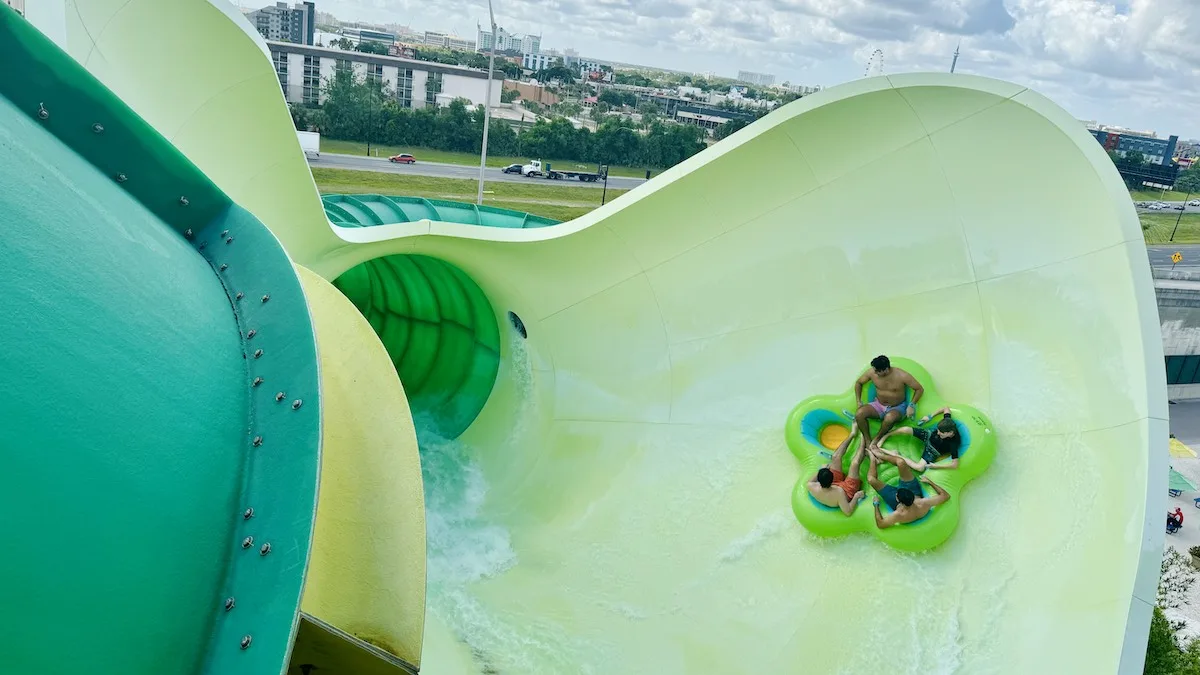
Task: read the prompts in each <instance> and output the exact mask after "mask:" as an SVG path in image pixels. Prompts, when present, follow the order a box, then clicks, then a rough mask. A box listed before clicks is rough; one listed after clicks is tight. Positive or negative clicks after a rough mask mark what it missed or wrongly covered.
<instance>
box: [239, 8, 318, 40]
mask: <svg viewBox="0 0 1200 675" xmlns="http://www.w3.org/2000/svg"><path fill="white" fill-rule="evenodd" d="M246 18H247V19H249V20H250V23H251V25H253V26H254V27H255V28H256V29H257V30H258V32H259V33H261V34H262V36H263V38H264V39H266V40H270V41H274V42H292V43H295V44H298V45H311V44H313V33H314V32H315V31H316V27H317V8H316V5H314V4H313V3H311V2H298V3H296V5H295V7H292V8H289V7H288V5H287V3H286V2H276V3H275V5H274V6H271V7H263V8H262V9H256V10H254V11H253V12H250V13H249V14H247V15H246Z"/></svg>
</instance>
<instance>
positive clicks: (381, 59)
mask: <svg viewBox="0 0 1200 675" xmlns="http://www.w3.org/2000/svg"><path fill="white" fill-rule="evenodd" d="M267 46H268V47H269V48H270V50H271V62H272V63H274V64H275V73H276V74H277V75H278V76H279V84H280V86H281V87H283V93H284V98H286V99H287V101H288V102H289V103H320V102H321V101H323V100H324V96H325V92H324V87H323V84H324V83H325V82H327V81H329V80H330V79H331V78H333V76H334V74H335V73H336V72H337V71H339V70H341V71H349V72H352V73H354V75H355V76H356V77H358V78H361V79H365V80H372V81H376V82H381V83H382V84H383V85H384V86H385V89H386V91H387V92H388V95H389V96H392V97H394V98H395V99H396V102H397V103H398V104H399V105H400V106H401V107H403V108H423V107H425V106H431V105H447V104H449V103H450V102H451V101H453V100H454V99H456V98H462V99H466V100H468V101H470V102H471V104H472V105H483V103H484V101H485V97H486V93H487V73H485V72H484V71H482V70H475V69H472V68H463V67H462V66H448V65H443V64H440V63H431V62H429V61H417V60H413V59H403V58H396V57H392V56H379V55H377V54H364V53H362V52H347V51H342V50H340V49H328V48H324V47H310V46H307V45H296V44H291V43H287V42H268V43H267ZM492 83H493V86H492V97H491V105H492V106H497V105H500V93H501V91H503V89H504V82H503V78H502V77H500V78H496V79H494V80H493V81H492Z"/></svg>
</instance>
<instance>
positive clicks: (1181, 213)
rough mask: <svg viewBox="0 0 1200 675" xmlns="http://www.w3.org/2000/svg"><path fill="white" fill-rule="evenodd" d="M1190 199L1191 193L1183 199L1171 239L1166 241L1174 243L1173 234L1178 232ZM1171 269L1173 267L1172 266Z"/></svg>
mask: <svg viewBox="0 0 1200 675" xmlns="http://www.w3.org/2000/svg"><path fill="white" fill-rule="evenodd" d="M1191 198H1192V193H1191V192H1190V191H1189V192H1188V193H1187V196H1186V197H1184V198H1183V208H1182V209H1180V210H1179V216H1178V217H1177V218H1175V228H1174V229H1172V230H1171V238H1170V239H1168V240H1167V241H1175V232H1176V231H1177V230H1179V221H1181V220H1183V213H1184V211H1187V203H1188V200H1189V199H1191ZM1171 267H1175V266H1174V265H1172V266H1171Z"/></svg>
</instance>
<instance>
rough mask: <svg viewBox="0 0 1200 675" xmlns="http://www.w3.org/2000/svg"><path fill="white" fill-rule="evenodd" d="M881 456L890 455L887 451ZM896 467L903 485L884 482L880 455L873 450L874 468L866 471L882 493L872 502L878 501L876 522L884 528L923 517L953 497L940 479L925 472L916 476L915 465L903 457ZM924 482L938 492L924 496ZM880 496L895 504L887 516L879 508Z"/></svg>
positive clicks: (872, 485) (876, 502)
mask: <svg viewBox="0 0 1200 675" xmlns="http://www.w3.org/2000/svg"><path fill="white" fill-rule="evenodd" d="M880 456H881V457H885V458H886V457H887V456H886V455H880ZM885 461H886V459H885ZM896 468H897V469H899V470H900V485H899V486H894V485H888V484H887V483H884V482H883V481H881V480H879V458H878V457H877V456H876V453H871V468H870V469H869V470H868V471H867V482H868V483H870V484H871V487H873V488H875V491H876V492H878V493H879V497H876V498H875V499H874V500H873V503H874V504H875V526H876V527H878V528H879V529H881V530H882V529H886V528H889V527H891V526H893V525H903V524H905V523H911V522H913V521H914V520H920V519H921V518H924V517H925V515H926V514H927V513H929V511H930V509H932V508H933V507H935V506H937V505H939V504H945V503H946V502H947V501H949V499H950V493H949V492H946V491H945V490H943V489H942V488H941V487H940V486H938V484H937V483H934V482H933V481H931V480H929V479H928V478H926V477H924V476H922V477H921V478H920V480H917V478H916V477H915V476H913V472H912V469H910V468H908V464H907V463H905V462H904V461H903V460H901V461H900V462H898V463H896ZM921 483H924V484H926V485H928V486H929V487H930V488H932V489H933V491H934V492H935V493H936V494H935V495H934V496H932V497H926V496H924V494H923V492H922V490H921ZM880 497H882V498H883V501H885V502H887V505H888V506H890V507H891V508H892V512H891V513H890V514H888V515H887V516H884V515H883V514H882V513H881V512H880V510H879V499H880Z"/></svg>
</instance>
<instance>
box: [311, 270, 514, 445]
mask: <svg viewBox="0 0 1200 675" xmlns="http://www.w3.org/2000/svg"><path fill="white" fill-rule="evenodd" d="M333 285H334V286H336V287H337V288H338V289H339V290H341V292H342V293H344V294H345V295H346V297H347V298H349V299H350V301H351V302H352V303H354V306H355V307H357V308H358V310H359V311H360V312H362V314H363V316H364V317H366V319H367V321H368V322H369V323H370V324H371V327H372V328H374V329H375V334H376V335H378V336H379V339H380V341H382V342H383V345H384V347H385V348H386V349H387V352H388V354H389V355H390V356H391V359H392V364H393V365H395V367H396V373H397V374H398V375H399V376H400V382H401V383H402V384H403V385H404V392H405V395H406V396H407V397H408V401H409V405H410V407H411V409H412V414H413V419H414V420H415V421H416V422H417V424H418V426H421V427H425V428H428V429H429V430H430V431H433V432H434V433H436V434H437V435H438V436H440V437H442V438H446V439H453V438H457V437H458V436H459V435H461V434H462V432H463V431H465V430H466V429H467V427H468V426H470V425H471V423H472V422H473V421H474V420H475V418H476V416H478V415H479V411H480V410H482V409H483V406H484V404H485V403H486V402H487V400H488V396H489V395H490V394H491V391H492V387H493V386H494V385H495V383H496V374H497V371H498V370H499V366H500V332H499V327H498V326H497V323H496V315H495V312H494V311H493V309H492V304H491V302H490V301H489V300H488V298H487V296H486V295H485V294H484V292H483V290H482V289H480V287H479V285H478V284H476V283H475V281H474V280H473V279H471V277H469V276H468V275H467V274H466V273H465V272H463V271H462V270H461V269H459V268H458V267H456V266H454V265H451V264H450V263H448V262H446V261H444V260H440V259H438V258H433V257H430V256H424V255H391V256H385V257H381V258H376V259H374V260H368V261H366V262H364V263H362V264H360V265H358V266H356V267H354V268H351V269H350V270H348V271H346V272H345V273H344V274H342V275H341V276H339V277H338V278H337V279H336V280H334V282H333Z"/></svg>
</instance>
